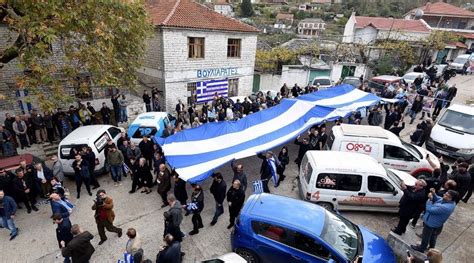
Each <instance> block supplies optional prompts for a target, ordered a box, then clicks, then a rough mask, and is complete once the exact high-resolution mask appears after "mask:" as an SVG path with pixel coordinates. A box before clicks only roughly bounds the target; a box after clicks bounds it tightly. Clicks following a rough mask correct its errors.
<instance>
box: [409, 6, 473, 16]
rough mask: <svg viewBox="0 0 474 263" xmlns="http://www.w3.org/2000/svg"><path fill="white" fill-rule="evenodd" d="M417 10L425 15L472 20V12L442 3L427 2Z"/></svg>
mask: <svg viewBox="0 0 474 263" xmlns="http://www.w3.org/2000/svg"><path fill="white" fill-rule="evenodd" d="M417 9H421V10H423V12H424V14H425V15H451V16H462V17H473V18H474V12H471V11H469V10H466V9H463V8H460V7H457V6H454V5H450V4H448V3H444V2H437V3H430V2H428V3H426V5H424V6H422V7H420V8H417ZM415 10H416V9H414V10H412V11H411V12H414V11H415Z"/></svg>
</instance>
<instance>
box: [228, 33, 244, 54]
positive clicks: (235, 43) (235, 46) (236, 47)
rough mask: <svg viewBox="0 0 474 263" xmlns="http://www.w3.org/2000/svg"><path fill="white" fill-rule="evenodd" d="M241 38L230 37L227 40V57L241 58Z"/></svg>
mask: <svg viewBox="0 0 474 263" xmlns="http://www.w3.org/2000/svg"><path fill="white" fill-rule="evenodd" d="M240 42H241V40H240V39H233V38H229V39H228V40H227V57H228V58H240Z"/></svg>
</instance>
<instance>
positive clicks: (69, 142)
mask: <svg viewBox="0 0 474 263" xmlns="http://www.w3.org/2000/svg"><path fill="white" fill-rule="evenodd" d="M121 132H125V130H124V129H123V128H121V127H115V126H112V125H88V126H81V127H79V128H77V129H75V130H74V131H72V132H71V133H70V134H69V135H68V136H66V138H64V139H63V140H62V141H61V142H60V143H59V146H58V156H59V158H58V159H59V160H60V161H61V163H62V164H63V170H64V174H65V175H68V176H70V175H74V169H73V168H72V163H73V162H74V156H72V154H71V150H72V149H73V148H82V147H84V146H86V147H87V146H89V147H91V148H92V151H94V154H95V158H96V166H95V173H102V172H103V171H105V155H104V148H105V145H106V144H107V140H108V139H112V141H113V142H114V143H115V144H116V143H117V141H118V139H119V138H120V133H121Z"/></svg>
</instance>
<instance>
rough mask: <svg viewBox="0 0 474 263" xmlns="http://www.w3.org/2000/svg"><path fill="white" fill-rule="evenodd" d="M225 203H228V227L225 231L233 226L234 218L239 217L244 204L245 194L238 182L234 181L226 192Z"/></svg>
mask: <svg viewBox="0 0 474 263" xmlns="http://www.w3.org/2000/svg"><path fill="white" fill-rule="evenodd" d="M227 202H228V203H229V215H230V218H229V225H228V226H227V229H230V228H232V227H233V226H234V223H235V218H236V217H237V216H238V215H239V212H240V209H242V206H243V205H244V202H245V192H244V191H243V190H242V189H241V187H240V181H239V180H234V182H233V183H232V186H231V187H230V188H229V191H228V192H227Z"/></svg>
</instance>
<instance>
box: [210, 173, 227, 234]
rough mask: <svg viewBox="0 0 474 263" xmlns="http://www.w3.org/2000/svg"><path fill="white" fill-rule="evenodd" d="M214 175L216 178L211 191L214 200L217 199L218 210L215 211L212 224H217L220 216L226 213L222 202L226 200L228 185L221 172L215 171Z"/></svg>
mask: <svg viewBox="0 0 474 263" xmlns="http://www.w3.org/2000/svg"><path fill="white" fill-rule="evenodd" d="M212 177H213V178H214V180H213V181H212V185H211V189H210V191H211V194H212V195H213V196H214V200H215V201H216V212H215V213H214V217H213V218H212V221H211V226H213V225H215V224H216V223H217V219H218V218H219V216H220V215H222V214H223V213H224V206H222V203H223V202H224V199H225V194H226V188H227V185H226V183H225V181H224V179H223V178H222V174H221V173H214V174H212Z"/></svg>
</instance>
